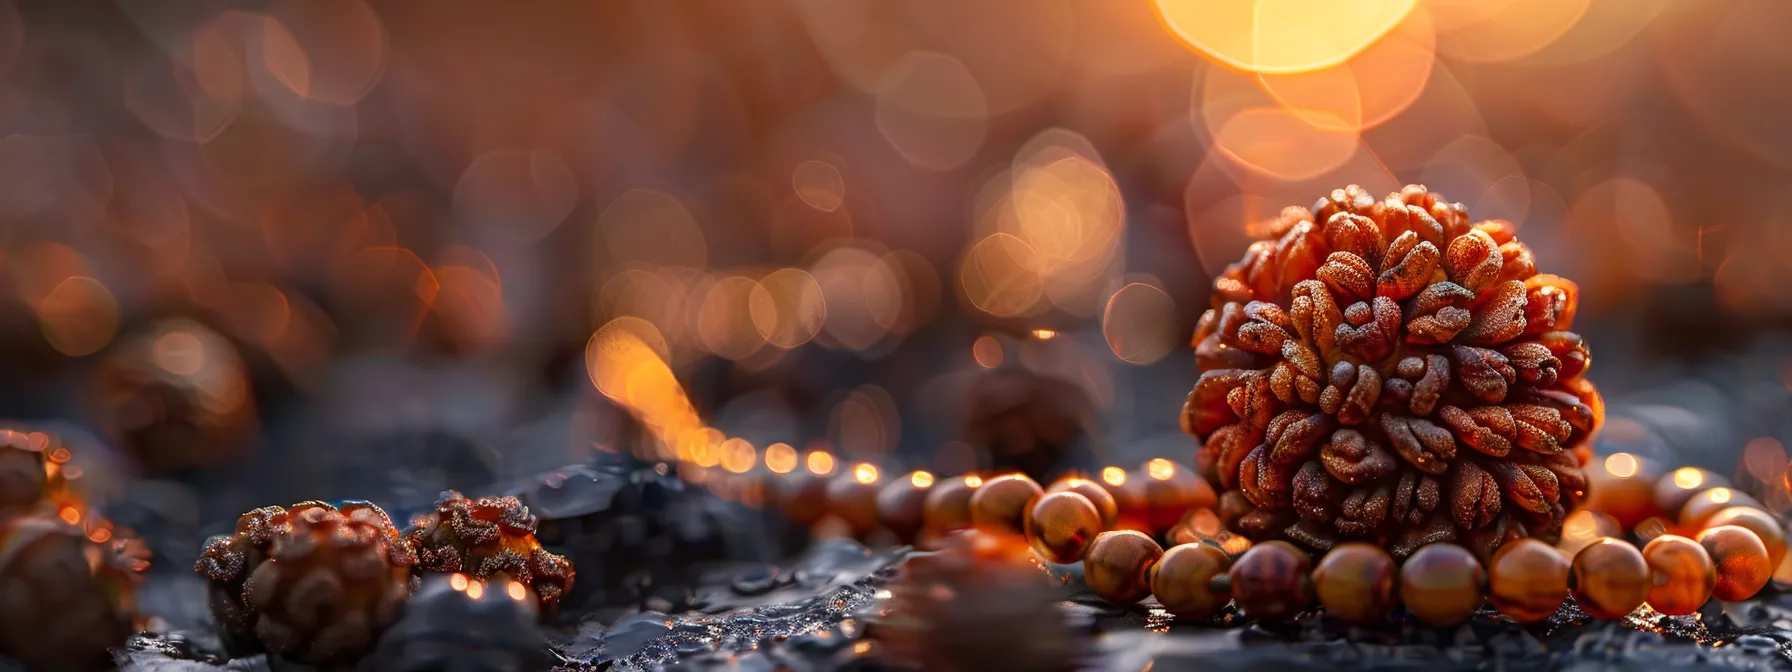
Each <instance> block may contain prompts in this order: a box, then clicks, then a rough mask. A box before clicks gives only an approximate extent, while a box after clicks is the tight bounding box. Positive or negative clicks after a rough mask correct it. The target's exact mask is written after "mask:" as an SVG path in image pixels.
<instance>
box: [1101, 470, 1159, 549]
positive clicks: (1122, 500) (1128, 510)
mask: <svg viewBox="0 0 1792 672" xmlns="http://www.w3.org/2000/svg"><path fill="white" fill-rule="evenodd" d="M1113 479H1118V480H1119V482H1118V483H1115V482H1113ZM1142 479H1143V476H1141V475H1140V474H1136V473H1127V472H1126V471H1125V470H1123V469H1120V468H1119V467H1108V468H1107V469H1103V470H1102V481H1101V483H1100V485H1101V489H1103V490H1106V491H1108V496H1110V497H1113V498H1114V513H1115V517H1114V524H1113V525H1110V526H1108V527H1109V529H1114V530H1138V531H1140V532H1146V533H1149V532H1150V530H1149V529H1148V526H1147V525H1146V524H1145V513H1146V506H1145V485H1144V483H1141V482H1140V481H1141V480H1142Z"/></svg>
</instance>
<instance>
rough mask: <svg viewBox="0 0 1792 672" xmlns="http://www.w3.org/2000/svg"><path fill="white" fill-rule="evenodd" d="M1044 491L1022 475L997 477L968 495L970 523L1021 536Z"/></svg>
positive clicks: (981, 527)
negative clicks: (969, 498)
mask: <svg viewBox="0 0 1792 672" xmlns="http://www.w3.org/2000/svg"><path fill="white" fill-rule="evenodd" d="M1043 494H1045V490H1043V489H1041V488H1040V487H1039V484H1038V483H1034V482H1033V479H1031V478H1027V477H1026V476H1024V475H1021V474H1009V475H1007V476H997V477H995V478H992V479H990V480H988V481H986V482H984V483H983V487H980V488H977V492H976V494H973V495H971V524H972V525H975V526H976V527H977V529H980V530H987V531H990V532H1007V533H1010V534H1023V533H1024V532H1025V530H1026V520H1027V511H1028V510H1029V509H1031V508H1032V506H1033V502H1034V501H1035V500H1037V499H1039V496H1040V495H1043Z"/></svg>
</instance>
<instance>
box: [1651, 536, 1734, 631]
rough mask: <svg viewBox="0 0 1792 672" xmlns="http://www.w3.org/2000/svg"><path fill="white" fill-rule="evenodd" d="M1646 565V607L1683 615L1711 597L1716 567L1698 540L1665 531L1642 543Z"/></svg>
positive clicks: (1670, 614) (1695, 609) (1693, 610)
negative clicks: (1647, 605)
mask: <svg viewBox="0 0 1792 672" xmlns="http://www.w3.org/2000/svg"><path fill="white" fill-rule="evenodd" d="M1643 562H1645V563H1647V564H1648V565H1649V583H1650V588H1649V599H1648V602H1649V608H1651V609H1654V610H1656V611H1659V612H1661V613H1664V614H1667V615H1669V616H1685V615H1687V614H1690V613H1693V612H1695V611H1698V610H1699V607H1702V606H1704V605H1705V601H1706V600H1709V599H1711V589H1712V587H1713V586H1715V585H1716V584H1717V567H1716V566H1714V565H1712V564H1711V554H1710V553H1706V552H1705V547H1704V546H1700V545H1699V542H1696V541H1693V540H1691V539H1687V538H1686V537H1682V536H1679V535H1674V534H1664V535H1661V536H1659V537H1656V538H1655V539H1654V540H1653V541H1650V542H1649V544H1648V545H1647V546H1644V547H1643Z"/></svg>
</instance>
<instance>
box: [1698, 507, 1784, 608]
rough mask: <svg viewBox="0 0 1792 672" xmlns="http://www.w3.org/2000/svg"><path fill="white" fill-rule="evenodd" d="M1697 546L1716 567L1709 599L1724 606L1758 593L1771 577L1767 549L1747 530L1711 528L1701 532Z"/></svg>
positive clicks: (1723, 526) (1725, 526)
mask: <svg viewBox="0 0 1792 672" xmlns="http://www.w3.org/2000/svg"><path fill="white" fill-rule="evenodd" d="M1698 542H1699V545H1700V546H1703V547H1705V552H1706V553H1708V554H1710V555H1711V564H1713V565H1715V566H1716V567H1717V583H1716V584H1715V585H1714V586H1713V587H1712V589H1711V596H1712V597H1715V598H1717V599H1720V600H1723V601H1725V602H1737V601H1740V600H1746V599H1748V598H1751V597H1754V596H1755V593H1759V592H1761V588H1763V587H1765V586H1766V585H1767V580H1768V579H1770V578H1772V577H1773V567H1770V566H1768V565H1767V546H1766V545H1765V544H1762V543H1761V538H1760V537H1757V536H1755V533H1753V532H1750V531H1748V530H1747V529H1746V528H1742V527H1738V526H1735V525H1722V526H1719V527H1713V528H1710V529H1707V530H1705V531H1704V532H1700V533H1699V536H1698Z"/></svg>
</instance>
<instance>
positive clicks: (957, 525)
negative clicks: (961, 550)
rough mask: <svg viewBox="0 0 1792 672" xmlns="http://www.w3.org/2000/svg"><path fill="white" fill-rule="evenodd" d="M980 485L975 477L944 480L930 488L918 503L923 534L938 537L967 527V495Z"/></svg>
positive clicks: (968, 507) (981, 482) (969, 519)
mask: <svg viewBox="0 0 1792 672" xmlns="http://www.w3.org/2000/svg"><path fill="white" fill-rule="evenodd" d="M982 485H983V479H981V478H978V477H976V476H963V477H957V478H947V479H944V480H941V481H940V482H938V483H935V484H933V489H932V490H929V491H927V498H926V499H925V500H922V502H921V525H922V527H923V528H924V529H926V530H927V532H929V533H931V534H934V535H942V534H945V533H947V532H951V531H953V530H962V529H965V528H967V527H970V526H971V495H974V494H977V489H978V488H979V487H980V486H982Z"/></svg>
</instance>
